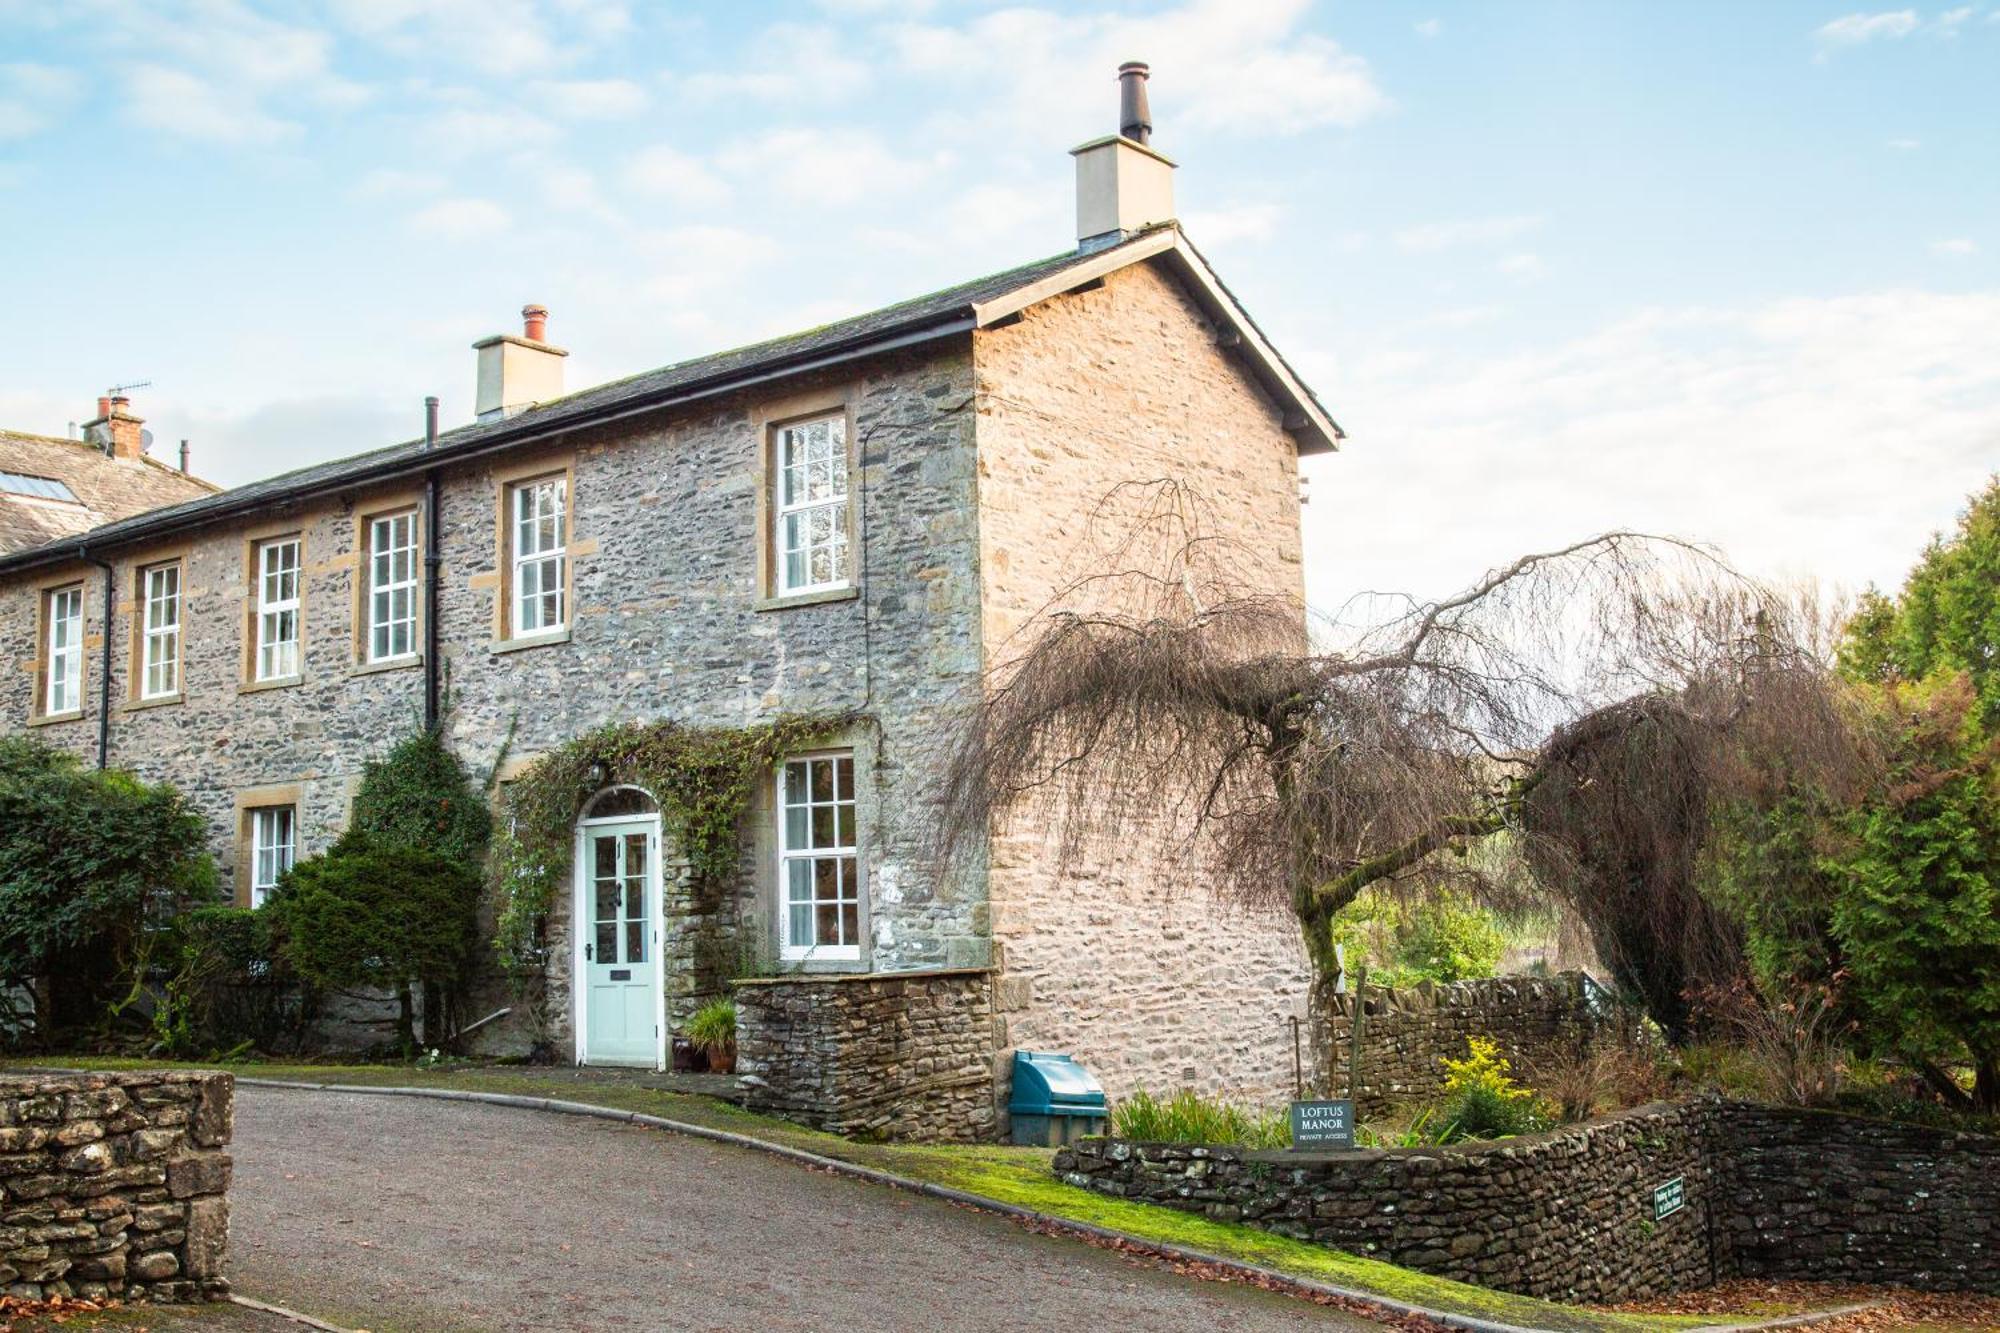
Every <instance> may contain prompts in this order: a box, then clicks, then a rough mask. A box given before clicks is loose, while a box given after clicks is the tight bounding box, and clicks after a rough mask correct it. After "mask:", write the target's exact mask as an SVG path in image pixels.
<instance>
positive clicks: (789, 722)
mask: <svg viewBox="0 0 2000 1333" xmlns="http://www.w3.org/2000/svg"><path fill="white" fill-rule="evenodd" d="M853 720H854V715H853V714H850V713H837V714H828V713H822V714H807V715H799V716H788V717H781V718H779V719H777V720H775V721H772V722H766V723H759V724H757V725H755V726H749V727H690V726H684V725H682V724H680V723H676V722H649V723H637V722H616V723H612V724H611V725H609V726H605V727H600V728H599V729H597V730H596V731H592V732H588V733H586V734H584V735H582V736H578V737H576V738H575V739H573V740H571V741H569V742H567V743H566V744H564V745H562V746H561V747H560V748H558V749H555V750H551V751H549V752H548V753H547V754H544V755H542V756H541V757H540V758H538V759H536V760H535V761H534V762H533V763H532V764H530V765H529V766H528V767H527V768H526V770H524V771H523V772H522V773H521V774H520V775H519V776H518V777H516V778H515V779H514V780H513V781H512V782H510V783H508V784H507V787H506V789H505V791H504V794H503V796H502V798H501V802H500V817H499V820H498V821H497V827H496V828H495V830H494V838H493V856H492V859H491V861H490V863H489V865H490V873H491V875H492V880H493V887H494V893H495V896H496V898H497V899H498V902H499V907H500V911H499V922H498V930H497V932H496V933H497V938H496V940H495V943H496V945H497V946H498V948H499V950H500V955H501V958H502V960H503V961H504V962H505V964H506V966H507V968H508V970H509V972H510V973H511V974H512V975H513V977H514V978H515V981H516V984H517V985H518V986H521V987H522V988H523V989H529V988H532V987H533V986H534V985H535V984H537V983H538V982H539V981H540V979H541V977H542V975H543V968H544V965H545V964H546V962H547V947H548V946H547V931H546V926H547V922H548V917H549V910H550V908H551V906H552V904H553V903H554V901H555V893H556V887H557V885H558V884H560V883H561V882H562V879H563V874H564V871H565V870H566V869H567V867H568V865H569V860H570V856H571V852H572V847H573V843H572V839H573V837H574V834H575V830H576V820H577V815H578V812H579V811H581V810H582V809H583V805H584V802H586V801H588V800H589V799H590V798H591V797H592V796H594V795H595V794H596V793H597V792H599V791H600V790H602V789H603V788H605V787H611V786H620V785H629V786H634V787H643V788H644V789H645V790H646V791H648V792H650V793H652V795H653V799H654V800H656V801H658V802H659V805H660V824H661V831H662V832H663V834H664V835H665V836H666V837H668V838H670V839H672V840H673V841H674V843H675V845H676V847H677V849H678V851H679V853H680V855H681V856H682V857H684V858H686V860H687V861H688V863H689V866H690V868H691V869H692V871H693V873H694V876H695V879H696V880H697V882H703V883H706V884H709V885H713V884H716V883H720V882H722V881H724V880H726V879H727V878H728V877H729V876H730V875H731V874H733V873H734V871H735V868H736V858H737V850H738V845H739V837H740V831H741V827H742V820H743V814H744V812H745V811H746V810H747V809H748V808H749V805H750V802H751V799H752V797H753V796H754V795H755V793H756V790H757V785H758V783H759V782H760V781H761V780H762V779H763V778H764V777H765V775H767V774H768V773H769V772H770V771H771V769H772V766H773V765H775V764H776V763H777V762H778V760H779V759H780V758H782V757H783V756H785V755H787V754H793V753H796V752H798V751H800V750H805V749H811V748H812V747H813V746H815V745H820V744H824V743H825V742H826V741H827V740H828V739H829V738H830V737H832V736H833V735H835V734H836V733H838V732H839V731H840V730H842V729H843V728H845V727H847V726H848V725H849V724H851V723H852V722H853Z"/></svg>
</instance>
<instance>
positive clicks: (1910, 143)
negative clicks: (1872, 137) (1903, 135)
mask: <svg viewBox="0 0 2000 1333" xmlns="http://www.w3.org/2000/svg"><path fill="white" fill-rule="evenodd" d="M1923 146H1924V141H1923V140H1922V139H1891V140H1889V147H1891V148H1893V149H1895V150H1896V151H1897V152H1899V153H1914V152H1915V151H1916V150H1917V149H1919V148H1922V147H1923Z"/></svg>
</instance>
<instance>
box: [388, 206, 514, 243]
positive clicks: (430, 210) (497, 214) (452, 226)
mask: <svg viewBox="0 0 2000 1333" xmlns="http://www.w3.org/2000/svg"><path fill="white" fill-rule="evenodd" d="M512 223H513V219H512V218H511V217H510V216H509V215H508V213H507V210H506V209H504V208H502V207H501V206H500V205H498V204H496V203H494V202H493V201H492V200H491V199H474V198H463V199H440V200H438V201H437V202H436V203H434V204H432V205H430V206H429V207H427V208H422V209H419V210H417V211H416V212H415V213H412V214H411V215H410V230H412V231H415V232H419V233H421V234H423V235H426V236H438V237H442V238H444V239H447V240H467V239H470V238H472V237H475V236H491V235H494V234H496V233H498V232H503V231H505V230H507V228H508V227H509V226H511V225H512Z"/></svg>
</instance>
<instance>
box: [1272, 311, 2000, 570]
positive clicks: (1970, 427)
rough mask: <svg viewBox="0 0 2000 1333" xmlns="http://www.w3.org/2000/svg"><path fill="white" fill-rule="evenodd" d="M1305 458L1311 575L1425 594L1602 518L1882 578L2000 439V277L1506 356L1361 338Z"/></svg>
mask: <svg viewBox="0 0 2000 1333" xmlns="http://www.w3.org/2000/svg"><path fill="white" fill-rule="evenodd" d="M1343 372H1344V373H1342V374H1341V375H1338V376H1333V377H1325V376H1318V377H1314V378H1320V379H1323V380H1325V381H1326V382H1324V383H1322V384H1321V385H1320V387H1321V388H1322V389H1323V390H1326V391H1328V395H1329V401H1330V403H1331V405H1332V407H1333V410H1334V414H1335V416H1336V417H1337V418H1338V419H1339V421H1340V423H1341V425H1342V426H1344V427H1345V428H1346V429H1347V430H1348V431H1349V432H1350V434H1351V436H1352V439H1351V440H1350V442H1349V443H1348V445H1347V446H1346V447H1345V448H1344V449H1343V451H1342V452H1341V453H1340V454H1339V455H1337V456H1334V457H1332V458H1328V459H1323V460H1315V461H1314V462H1313V463H1312V464H1311V465H1310V469H1311V470H1312V471H1313V472H1315V473H1316V474H1317V476H1316V477H1315V480H1314V482H1313V505H1312V507H1311V509H1309V510H1308V511H1307V524H1308V556H1309V558H1308V561H1307V568H1308V570H1311V571H1319V572H1320V573H1319V577H1321V578H1324V579H1326V580H1328V583H1327V584H1326V585H1324V586H1316V587H1315V588H1314V590H1313V595H1314V598H1315V601H1316V602H1317V603H1318V604H1320V605H1330V604H1332V603H1334V602H1337V600H1338V599H1339V598H1341V597H1344V596H1345V595H1346V594H1347V593H1348V592H1351V591H1352V590H1353V589H1355V588H1362V587H1386V588H1398V589H1414V590H1417V591H1422V592H1429V593H1435V592H1438V591H1444V590H1449V589H1451V588H1454V587H1457V586H1460V585H1462V584H1463V583H1464V582H1465V581H1466V580H1467V579H1469V578H1470V577H1473V576H1475V575H1477V573H1478V572H1479V571H1480V570H1482V569H1485V568H1488V567H1491V566H1492V565H1493V564H1494V563H1495V562H1496V561H1499V560H1501V559H1504V558H1507V557H1509V556H1512V555H1514V554H1518V553H1519V552H1521V551H1526V550H1538V549H1546V548H1547V547H1548V546H1549V544H1550V543H1552V542H1555V541H1559V540H1562V539H1564V538H1572V537H1576V536H1581V535H1585V534H1588V533H1590V532H1598V531H1603V530H1605V529H1607V528H1614V527H1634V528H1639V529H1643V530H1646V531H1652V532H1663V533H1674V534H1678V535H1682V536H1688V537H1694V538H1699V539H1705V540H1711V541H1714V542H1717V543H1718V544H1720V545H1721V546H1722V547H1723V549H1724V550H1725V551H1726V552H1727V553H1728V554H1729V555H1730V556H1731V557H1732V558H1734V559H1735V560H1736V561H1737V562H1738V563H1739V564H1740V565H1741V566H1742V567H1744V568H1746V569H1748V570H1750V571H1752V572H1755V573H1760V574H1773V575H1775V574H1784V573H1792V572H1800V571H1811V572H1815V573H1817V574H1819V575H1822V576H1825V577H1830V578H1833V579H1836V580H1839V581H1842V582H1845V583H1847V584H1848V585H1850V586H1859V585H1860V584H1862V583H1864V582H1867V581H1870V580H1873V581H1876V582H1883V583H1893V582H1894V581H1895V580H1896V579H1897V578H1899V577H1900V575H1901V573H1902V571H1903V570H1904V569H1906V568H1907V567H1908V565H1909V564H1910V562H1911V561H1912V560H1914V559H1915V557H1916V555H1917V554H1918V552H1919V551H1920V549H1921V547H1922V545H1923V542H1924V539H1925V537H1926V535H1927V534H1928V533H1929V532H1930V531H1931V530H1932V529H1933V528H1935V527H1937V526H1939V525H1940V524H1944V523H1947V522H1949V521H1950V518H1951V515H1952V514H1953V512H1954V511H1955V510H1956V508H1957V507H1958V505H1959V504H1960V503H1961V501H1962V499H1963V497H1964V495H1965V494H1966V493H1967V492H1968V491H1970V490H1972V489H1973V488H1975V487H1976V486H1978V485H1979V484H1980V483H1981V482H1982V481H1983V480H1984V479H1985V478H1986V477H1987V476H1988V474H1989V473H1990V472H1991V470H1992V467H1993V458H1994V456H1995V451H1996V450H2000V290H1995V291H1985V292H1975V293H1969V294H1963V295H1944V294H1939V293H1932V292H1922V291H1907V290H1903V291H1885V292H1875V293H1869V294H1863V295H1855V296H1847V297H1834V298H1824V299H1795V300H1784V301H1777V302H1771V303H1768V304H1764V305H1757V306H1750V307H1745V308H1734V309H1715V308H1702V307H1683V308H1671V309H1659V310H1650V311H1644V312H1640V313H1638V314H1635V315H1633V316H1631V317H1630V318H1627V319H1624V320H1621V321H1618V322H1615V323H1612V324H1610V325H1608V326H1605V327H1602V328H1599V329H1597V330H1596V331H1594V332H1591V333H1589V334H1587V335H1585V336H1582V337H1578V338H1574V339H1569V340H1565V341H1561V342H1556V343H1551V344H1547V345H1543V346H1534V347H1529V348H1528V349H1526V350H1521V351H1517V352H1512V353H1509V354H1506V355H1500V356H1482V355H1479V354H1478V353H1476V352H1473V351H1466V352H1463V353H1459V352H1450V351H1432V352H1428V353H1426V352H1412V351H1410V349H1408V348H1396V347H1391V348H1389V349H1387V350H1386V351H1384V352H1379V353H1378V352H1375V351H1373V350H1372V349H1371V350H1368V351H1363V352H1362V353H1360V354H1359V355H1357V356H1356V358H1355V359H1354V360H1353V361H1352V362H1350V363H1348V364H1346V365H1345V366H1344V367H1343Z"/></svg>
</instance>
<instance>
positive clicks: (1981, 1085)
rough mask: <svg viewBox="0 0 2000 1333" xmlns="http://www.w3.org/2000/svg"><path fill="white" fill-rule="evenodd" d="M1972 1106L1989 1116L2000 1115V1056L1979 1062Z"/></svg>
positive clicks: (1988, 1057)
mask: <svg viewBox="0 0 2000 1333" xmlns="http://www.w3.org/2000/svg"><path fill="white" fill-rule="evenodd" d="M1972 1104H1973V1106H1974V1107H1976V1108H1977V1109H1978V1110H1980V1111H1981V1112H1983V1113H1985V1114H1987V1115H2000V1055H1989V1056H1987V1057H1986V1058H1985V1059H1983V1060H1981V1061H1980V1062H1979V1072H1978V1073H1977V1074H1975V1075H1974V1076H1973V1080H1972Z"/></svg>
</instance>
